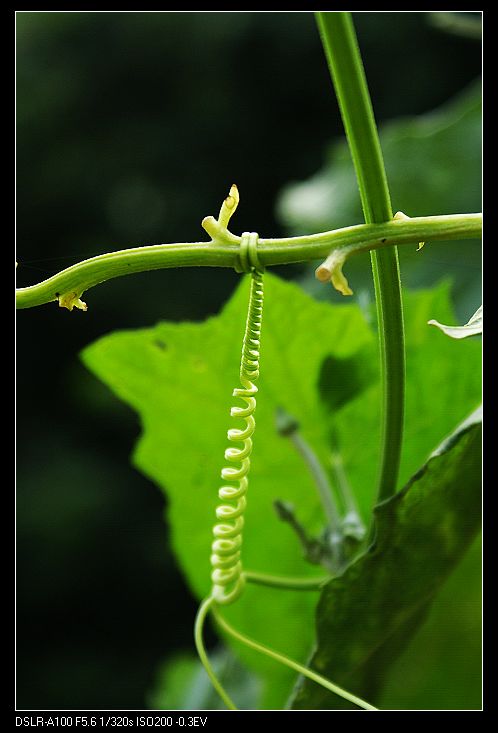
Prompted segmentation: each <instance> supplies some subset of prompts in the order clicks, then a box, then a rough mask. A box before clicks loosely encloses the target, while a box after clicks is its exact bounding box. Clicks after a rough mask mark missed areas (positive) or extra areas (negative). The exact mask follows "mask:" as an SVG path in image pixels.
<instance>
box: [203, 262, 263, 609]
mask: <svg viewBox="0 0 498 733" xmlns="http://www.w3.org/2000/svg"><path fill="white" fill-rule="evenodd" d="M263 297H264V291H263V274H262V273H261V272H259V271H257V270H253V272H252V274H251V288H250V293H249V306H248V312H247V320H246V327H245V333H244V339H243V342H242V356H241V362H240V383H241V385H242V387H237V388H236V389H234V391H233V396H234V397H237V398H238V399H240V400H242V401H243V402H245V406H244V407H239V406H234V407H232V408H231V410H230V415H231V417H235V418H239V419H243V420H244V421H245V427H244V428H242V429H240V428H232V429H230V430H229V431H228V440H230V441H232V442H235V443H241V444H242V447H241V448H235V447H230V448H227V449H226V451H225V459H226V460H227V461H229V462H230V463H231V464H233V463H236V464H238V465H237V466H233V465H230V466H226V467H225V468H223V470H222V472H221V477H222V479H223V480H224V481H227V482H228V483H227V484H226V485H223V486H222V487H221V488H220V490H219V492H218V496H219V498H220V499H221V500H222V501H223V502H224V503H222V504H221V505H220V506H218V507H217V509H216V517H217V519H218V520H221V521H219V522H218V523H217V524H215V526H214V528H213V534H214V540H213V544H212V546H211V565H212V568H213V570H212V573H211V579H212V581H213V588H212V591H211V595H212V597H213V598H214V599H215V600H216V602H217V603H219V604H220V605H227V604H229V603H233V601H235V600H236V599H237V598H238V597H239V596H240V594H241V593H242V590H243V588H244V575H243V573H242V562H241V552H240V548H241V545H242V530H243V528H244V511H245V508H246V493H247V487H248V474H249V469H250V467H251V459H250V455H251V451H252V436H253V433H254V429H255V427H256V422H255V419H254V412H255V410H256V393H257V391H258V388H257V387H256V385H255V381H256V380H257V379H258V377H259V346H260V335H261V319H262V316H263Z"/></svg>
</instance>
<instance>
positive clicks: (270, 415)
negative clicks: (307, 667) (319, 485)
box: [84, 275, 374, 707]
mask: <svg viewBox="0 0 498 733" xmlns="http://www.w3.org/2000/svg"><path fill="white" fill-rule="evenodd" d="M266 287H267V295H266V303H265V314H264V322H263V337H262V375H261V379H260V383H259V388H260V400H259V403H258V409H257V430H256V435H255V442H254V451H253V467H252V471H251V479H250V487H249V494H248V508H247V515H246V516H247V523H246V527H247V530H246V533H245V540H244V555H243V559H244V564H245V566H246V568H248V569H251V570H256V571H265V572H270V573H276V574H284V575H285V574H288V575H304V576H305V575H311V574H316V573H317V572H319V571H318V570H317V569H316V568H314V567H312V566H310V565H308V564H307V563H306V562H305V561H304V560H303V559H302V557H301V551H300V549H299V547H298V546H297V544H296V542H295V539H294V536H293V535H292V533H291V531H290V530H289V528H288V527H287V526H285V525H284V524H283V523H282V522H280V521H279V520H278V519H277V517H276V515H275V512H274V510H273V506H272V503H273V501H274V500H275V499H277V498H282V499H285V500H288V501H291V502H293V503H294V504H295V505H296V507H297V509H298V514H299V518H300V519H301V521H303V522H304V523H305V524H306V526H307V527H308V528H310V529H311V530H315V531H317V530H318V529H320V528H321V526H322V522H323V518H322V512H321V509H320V506H319V503H318V500H317V492H316V489H315V487H314V485H313V482H312V479H311V477H310V475H309V473H308V470H307V468H306V466H305V465H303V463H302V462H301V459H300V458H299V456H298V455H297V454H296V453H295V452H294V451H293V449H292V447H291V446H290V445H289V444H288V442H287V441H286V440H285V439H284V438H281V437H280V436H279V435H277V433H276V431H275V427H274V420H275V410H276V407H277V405H281V406H282V407H284V408H285V409H286V410H288V411H289V412H292V414H293V415H295V416H296V417H297V419H298V420H299V422H300V424H301V427H302V431H303V433H304V434H305V435H306V437H307V439H308V440H309V441H310V442H311V443H312V444H313V446H314V448H315V450H316V451H317V453H318V454H319V455H320V456H321V457H322V459H323V460H324V461H325V458H326V456H327V443H326V431H325V425H324V422H323V419H322V417H321V416H322V411H321V405H320V396H319V394H318V393H317V390H316V387H315V385H316V383H317V381H318V378H319V373H320V368H321V365H322V362H323V360H324V359H325V357H326V356H333V357H335V358H337V359H347V358H349V357H351V356H352V355H353V354H354V353H355V352H356V351H358V350H359V349H362V348H364V347H365V346H366V345H368V344H370V345H371V346H372V348H373V344H374V338H373V336H372V334H371V333H370V331H369V329H368V327H367V325H366V323H365V321H364V318H363V316H362V314H361V312H360V311H359V309H358V308H357V307H356V306H354V305H344V306H342V307H339V308H333V309H332V308H330V307H329V306H328V305H326V304H320V303H316V302H314V301H312V300H311V299H310V298H309V296H307V295H306V294H305V293H304V292H303V291H302V290H301V289H300V288H298V287H297V286H296V285H292V284H289V283H285V282H283V281H281V280H279V279H277V278H275V277H272V276H271V275H267V276H266ZM247 295H248V282H247V281H246V280H245V279H244V281H243V282H242V283H241V285H240V287H239V289H238V290H237V291H236V292H235V294H234V296H233V298H232V299H231V301H230V302H229V303H228V304H227V305H226V306H225V308H224V309H223V311H222V312H221V313H220V315H219V316H217V317H215V318H210V319H209V320H207V321H206V322H204V323H200V324H194V323H182V324H172V323H160V324H158V325H157V326H156V327H155V328H151V329H143V330H140V331H128V332H126V331H125V332H119V333H115V334H111V335H110V336H107V337H104V338H103V339H101V340H100V341H98V342H97V343H96V344H94V345H93V346H90V347H89V348H88V349H86V350H85V352H84V360H85V362H86V364H87V365H88V366H89V367H90V368H91V369H92V370H93V371H94V372H95V373H96V374H97V375H98V376H100V377H101V379H103V380H104V381H105V382H106V383H107V384H109V385H110V386H111V388H112V389H113V390H114V391H115V392H116V394H117V395H118V396H119V397H120V398H121V399H123V400H125V401H126V402H127V403H129V404H130V405H131V406H132V407H134V408H135V409H136V410H137V411H138V412H139V413H140V415H141V420H142V424H143V435H142V437H141V438H140V441H139V443H138V446H137V449H136V451H135V454H134V462H135V464H136V465H137V466H138V467H139V468H140V469H141V470H142V471H143V472H144V473H145V474H146V475H148V476H149V477H150V478H152V479H153V480H154V481H155V482H157V484H159V486H161V487H162V488H163V489H164V491H165V492H166V493H167V495H168V498H169V500H170V501H169V507H168V519H169V522H170V524H171V533H172V544H173V548H174V551H175V554H176V555H177V558H178V560H179V563H180V565H181V567H182V569H183V571H184V573H185V576H186V578H187V581H188V583H189V585H190V587H191V588H192V590H193V592H194V593H195V595H196V596H198V597H199V598H201V597H202V596H205V595H206V594H207V593H208V592H209V589H210V579H209V576H210V566H209V555H210V545H211V539H212V535H211V528H212V525H213V520H214V509H215V506H216V496H217V489H218V487H219V485H220V480H219V475H220V469H221V467H222V466H223V453H224V449H225V447H226V432H227V428H228V427H230V418H229V406H230V395H231V391H232V388H233V387H234V386H237V383H238V367H239V354H240V342H241V336H242V332H243V327H244V322H245V313H246V304H247ZM315 601H316V596H315V595H314V594H311V595H309V594H306V593H300V592H281V591H280V592H279V591H275V590H271V589H267V588H259V587H258V588H254V587H252V586H248V587H247V589H246V591H245V593H244V595H243V597H242V598H241V599H240V600H239V601H238V602H237V604H235V606H233V607H231V608H228V609H227V610H226V614H227V617H228V618H229V619H230V621H232V622H233V623H234V624H236V625H237V627H238V628H240V629H241V630H243V631H245V632H246V633H248V634H250V635H252V636H256V637H257V638H258V639H259V640H261V641H263V642H266V643H268V644H271V645H273V646H274V647H276V648H278V649H280V650H282V651H283V652H286V653H287V654H289V655H290V656H293V657H295V658H298V659H301V660H303V659H305V658H306V656H307V654H308V652H309V649H310V646H311V643H312V640H313V608H314V604H315ZM172 602H174V601H172ZM241 653H242V654H244V651H243V650H241ZM245 656H246V658H250V660H251V662H252V664H254V666H255V667H256V668H257V669H259V670H260V671H262V672H263V673H264V674H266V679H267V681H268V685H267V689H266V693H265V696H264V700H263V705H265V706H269V707H281V706H282V705H283V703H284V701H285V699H286V697H287V695H288V691H289V687H290V684H291V680H292V673H290V672H289V671H288V670H286V669H285V668H281V667H279V666H277V665H275V664H274V663H272V662H271V661H267V660H266V659H265V658H261V657H254V656H253V653H248V652H245Z"/></svg>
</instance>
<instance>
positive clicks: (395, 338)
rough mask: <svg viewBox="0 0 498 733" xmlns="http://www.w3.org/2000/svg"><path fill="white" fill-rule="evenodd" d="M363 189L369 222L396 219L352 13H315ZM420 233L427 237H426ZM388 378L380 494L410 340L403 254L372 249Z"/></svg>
mask: <svg viewBox="0 0 498 733" xmlns="http://www.w3.org/2000/svg"><path fill="white" fill-rule="evenodd" d="M316 16H317V22H318V28H319V31H320V36H321V38H322V42H323V46H324V49H325V54H326V57H327V61H328V65H329V69H330V72H331V75H332V80H333V83H334V87H335V91H336V95H337V99H338V102H339V107H340V110H341V115H342V120H343V123H344V128H345V130H346V135H347V138H348V143H349V147H350V151H351V156H352V158H353V163H354V167H355V170H356V177H357V179H358V186H359V189H360V197H361V203H362V207H363V215H364V217H365V222H366V223H367V224H371V223H378V222H386V221H389V220H391V219H392V216H393V214H392V210H391V199H390V196H389V189H388V185H387V177H386V172H385V169H384V161H383V159H382V151H381V147H380V142H379V136H378V134H377V127H376V124H375V118H374V115H373V109H372V103H371V101H370V94H369V92H368V86H367V81H366V78H365V72H364V69H363V64H362V61H361V54H360V50H359V48H358V43H357V40H356V33H355V30H354V26H353V22H352V20H351V16H350V14H349V13H346V12H318V13H317V14H316ZM421 239H424V238H423V237H421ZM371 257H372V271H373V278H374V284H375V299H376V303H377V319H378V323H379V338H380V352H381V373H382V384H383V406H382V446H381V465H380V475H379V483H378V492H377V493H378V500H379V501H381V500H383V499H386V498H387V497H389V496H391V495H392V494H394V492H395V491H396V483H397V478H398V471H399V463H400V457H401V446H402V441H403V415H404V390H405V345H404V330H403V309H402V302H401V282H400V276H399V263H398V254H397V250H396V248H395V247H389V248H387V249H385V250H383V251H382V252H372V255H371Z"/></svg>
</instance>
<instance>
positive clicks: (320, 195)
mask: <svg viewBox="0 0 498 733" xmlns="http://www.w3.org/2000/svg"><path fill="white" fill-rule="evenodd" d="M379 134H380V140H381V145H382V152H383V155H384V161H385V165H386V172H387V178H388V181H389V188H390V191H391V197H392V207H393V211H403V212H404V213H405V214H407V215H408V216H429V215H431V214H452V213H465V212H469V213H470V212H472V211H478V210H480V205H481V193H480V181H481V176H480V171H481V94H480V87H479V86H475V87H471V88H470V89H468V90H467V91H466V92H464V93H462V94H460V95H459V96H458V97H457V98H456V99H454V100H452V101H451V102H448V103H446V104H444V105H443V106H442V107H440V108H439V109H436V110H434V111H433V112H430V113H428V114H425V115H421V116H420V117H413V118H401V119H398V120H394V121H392V122H388V123H385V124H384V125H382V127H381V129H380V133H379ZM278 211H279V214H280V217H281V219H282V221H283V222H284V223H285V224H287V226H289V227H290V228H291V229H292V230H293V231H294V230H295V231H299V232H301V233H305V232H312V231H324V230H327V229H331V228H334V229H335V228H337V227H342V226H349V225H351V224H358V223H360V222H361V221H362V220H363V218H362V212H361V205H360V198H359V194H358V188H357V184H356V178H355V173H354V168H353V165H352V162H351V156H350V154H349V149H348V147H347V143H346V141H345V140H340V141H339V142H335V143H334V144H333V145H332V146H331V149H330V152H329V155H328V160H327V162H326V164H325V166H324V168H323V169H322V170H321V171H319V172H318V173H317V174H316V175H314V176H313V177H312V178H310V179H309V180H307V181H304V182H302V183H294V184H291V185H289V186H287V188H286V189H284V191H283V193H282V195H281V198H280V202H279V206H278ZM415 248H416V247H415ZM420 256H422V255H420Z"/></svg>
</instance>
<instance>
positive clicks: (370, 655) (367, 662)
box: [293, 411, 481, 709]
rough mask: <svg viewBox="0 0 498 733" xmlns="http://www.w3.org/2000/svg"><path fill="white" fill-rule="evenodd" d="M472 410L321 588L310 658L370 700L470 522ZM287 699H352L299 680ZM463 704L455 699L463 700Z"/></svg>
mask: <svg viewBox="0 0 498 733" xmlns="http://www.w3.org/2000/svg"><path fill="white" fill-rule="evenodd" d="M480 419H481V417H480V411H476V413H475V414H474V415H473V416H472V417H471V419H469V420H467V421H465V423H464V424H463V426H461V427H460V428H459V429H458V430H457V431H456V432H455V433H454V434H453V435H452V436H451V437H450V439H448V440H446V441H445V442H444V443H443V444H442V445H441V446H440V447H439V448H438V449H437V450H436V451H434V452H433V454H432V455H431V457H430V458H429V460H428V461H427V463H426V464H425V465H424V466H423V468H422V469H421V470H420V471H418V473H417V474H415V476H413V478H412V479H411V480H410V481H409V482H408V484H407V485H406V486H405V487H404V488H403V489H402V491H400V492H399V493H398V494H396V495H395V496H394V497H392V498H390V499H389V500H387V501H385V502H383V503H382V504H380V505H379V506H377V507H376V509H375V517H376V537H375V541H374V543H373V544H372V546H371V547H370V549H369V550H368V551H367V552H366V553H365V555H363V556H362V557H361V558H360V559H359V560H358V561H357V562H356V563H354V564H353V565H352V566H350V568H349V569H348V570H347V571H346V572H345V573H344V574H343V575H342V576H341V577H338V578H335V579H333V580H331V581H330V582H329V583H328V584H327V585H326V586H325V588H324V589H323V591H322V593H321V597H320V601H319V604H318V608H317V634H318V642H317V650H316V651H315V653H314V655H313V658H312V660H311V666H312V667H313V668H315V669H316V670H317V671H318V672H320V673H321V674H324V675H326V676H328V677H330V678H331V679H333V680H335V681H336V682H338V683H339V684H341V685H342V686H343V687H346V688H347V689H349V690H351V691H352V692H354V693H355V694H357V695H360V696H361V697H363V698H366V699H367V700H369V701H370V702H372V703H373V704H375V703H376V702H377V699H378V697H379V695H380V692H381V690H382V686H383V684H385V681H386V680H387V677H388V672H389V666H390V665H391V664H392V663H393V661H394V660H395V659H396V657H397V656H398V654H399V653H400V652H401V651H402V650H403V648H404V647H405V646H406V645H407V643H408V641H409V640H410V637H411V636H412V634H413V633H414V631H415V630H416V629H417V627H418V626H419V625H420V623H422V621H424V619H425V617H426V615H427V613H428V611H429V608H430V605H431V602H432V600H433V598H434V596H435V594H436V593H437V591H438V589H439V587H440V586H441V585H442V583H443V582H444V580H445V579H446V578H447V576H448V575H449V573H450V572H451V570H452V569H453V568H454V567H455V566H456V564H457V562H458V561H459V560H460V558H461V557H462V555H463V553H464V552H465V550H466V549H467V547H468V546H469V544H470V543H471V542H472V540H473V539H474V538H475V536H476V534H477V532H478V530H479V527H480V516H481V508H480V504H481V502H480V475H481V471H480V459H481V425H480ZM293 707H294V708H299V709H322V708H339V709H343V708H348V707H354V706H351V705H350V704H348V703H346V701H344V700H342V699H339V698H337V697H335V696H333V695H331V694H330V693H328V692H327V691H326V690H324V689H323V688H320V687H318V686H317V685H315V684H313V683H311V682H309V681H308V680H304V681H303V682H302V683H301V685H300V686H299V688H298V690H297V692H296V695H295V698H294V701H293ZM464 707H465V705H464Z"/></svg>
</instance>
